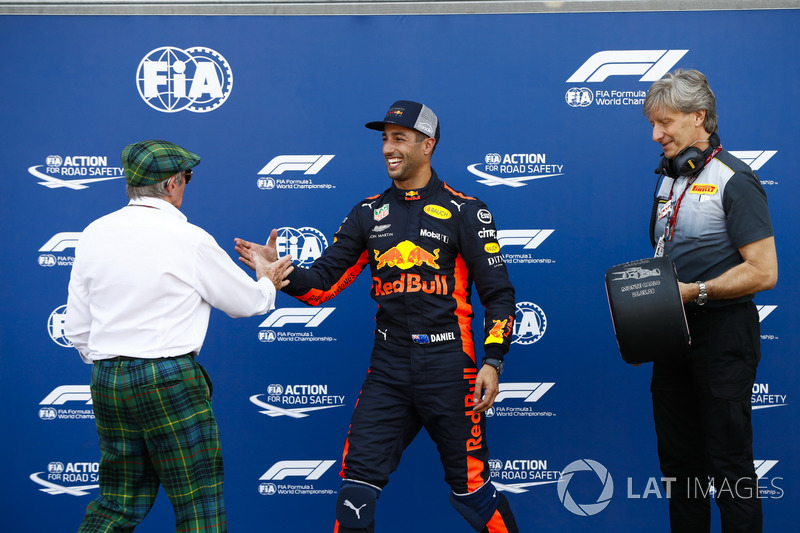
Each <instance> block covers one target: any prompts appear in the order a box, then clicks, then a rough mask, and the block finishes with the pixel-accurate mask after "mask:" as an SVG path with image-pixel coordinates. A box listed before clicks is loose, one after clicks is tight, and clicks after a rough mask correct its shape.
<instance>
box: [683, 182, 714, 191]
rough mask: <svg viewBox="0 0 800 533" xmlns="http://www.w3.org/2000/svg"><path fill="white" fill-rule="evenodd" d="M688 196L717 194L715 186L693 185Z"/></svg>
mask: <svg viewBox="0 0 800 533" xmlns="http://www.w3.org/2000/svg"><path fill="white" fill-rule="evenodd" d="M689 193H690V194H717V186H716V185H713V184H711V183H695V184H694V185H692V188H691V189H689Z"/></svg>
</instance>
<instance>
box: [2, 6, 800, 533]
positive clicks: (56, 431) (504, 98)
mask: <svg viewBox="0 0 800 533" xmlns="http://www.w3.org/2000/svg"><path fill="white" fill-rule="evenodd" d="M687 20H690V21H691V23H690V24H689V27H690V28H691V29H692V30H691V31H687V30H686V28H687ZM798 27H800V11H797V10H788V11H730V12H694V13H690V14H688V13H670V12H663V13H627V14H626V13H605V14H601V13H593V14H530V15H452V16H432V15H430V16H429V15H426V16H357V17H356V16H353V17H350V16H341V17H325V16H298V17H247V16H243V17H196V16H131V17H103V16H73V17H67V16H64V17H61V16H48V17H36V16H34V17H28V16H13V17H2V18H0V30H1V31H2V35H3V37H2V42H3V43H4V44H5V45H6V46H4V47H3V48H4V50H6V53H4V54H3V57H2V59H0V65H2V71H3V76H2V77H1V78H0V91H2V95H3V96H4V98H3V99H4V102H5V103H4V105H3V106H2V109H0V117H1V120H0V123H2V125H3V128H4V131H5V133H4V138H3V142H2V144H0V163H1V164H0V169H1V170H0V172H2V178H3V182H4V183H5V187H6V194H4V195H3V198H2V199H0V206H2V210H1V211H0V217H1V218H0V220H1V221H2V228H3V246H2V254H3V256H2V264H1V266H0V277H1V278H2V284H3V287H4V295H3V298H2V304H0V313H1V315H0V327H2V335H0V348H1V349H2V355H0V395H2V396H0V398H1V401H2V405H3V409H2V414H0V417H2V419H0V420H2V424H1V427H3V428H4V431H5V433H4V434H5V438H4V439H3V444H2V450H3V458H4V461H3V463H4V465H5V466H4V468H3V472H4V475H3V480H4V483H2V488H0V502H2V504H0V505H2V507H3V509H4V512H3V515H4V521H5V522H7V523H12V524H18V525H19V526H18V528H17V529H16V530H18V531H32V532H33V531H35V532H39V531H41V532H52V531H74V530H75V529H76V528H77V524H78V523H79V522H80V519H81V517H82V514H83V511H84V508H85V507H86V505H87V504H88V503H89V501H90V500H91V499H92V498H94V497H95V496H96V495H97V479H96V472H97V461H98V459H99V450H98V446H97V439H96V434H95V428H94V419H93V415H92V410H91V399H90V396H89V392H88V384H89V380H90V371H91V368H90V367H89V366H88V365H84V364H83V363H82V362H81V361H80V359H79V357H78V354H77V352H76V351H75V350H74V349H73V348H71V347H70V346H69V343H68V342H67V341H66V339H64V337H63V331H62V324H63V313H64V305H65V304H66V298H67V282H68V279H69V274H70V266H71V263H72V260H73V257H74V245H75V242H76V240H77V239H78V238H79V236H80V232H81V230H82V229H83V228H84V227H85V226H86V225H87V224H88V223H89V222H91V221H92V220H94V219H95V218H97V217H98V216H101V215H103V214H105V213H107V212H110V211H112V210H115V209H117V208H119V207H121V206H122V205H124V204H125V203H126V202H127V200H126V198H125V192H124V180H123V179H122V171H121V168H120V161H119V153H120V151H121V150H122V148H123V147H124V146H125V145H126V144H129V143H131V142H135V141H138V140H143V139H147V138H164V139H168V140H171V141H173V142H176V143H178V144H180V145H182V146H185V147H187V148H189V149H190V150H193V151H195V152H197V153H198V154H200V155H201V156H202V158H203V161H202V163H201V165H200V166H199V167H198V168H197V169H196V173H195V179H194V180H193V181H192V183H191V185H190V187H189V188H188V189H187V193H186V198H185V201H184V207H183V211H184V213H186V215H187V216H188V217H189V220H190V221H191V222H193V223H195V224H198V225H200V226H201V227H203V228H205V229H207V230H208V231H209V232H210V233H211V234H212V235H214V236H215V237H216V238H217V240H218V242H219V243H220V244H221V245H222V246H223V247H224V248H226V249H227V250H229V251H230V253H231V255H232V256H233V255H234V251H233V238H234V237H235V236H241V237H244V238H247V239H251V240H264V239H266V236H267V234H268V231H269V230H270V229H271V228H273V227H276V228H281V241H280V246H281V249H282V251H283V252H284V253H285V252H291V253H292V254H293V256H294V257H297V258H298V259H299V260H302V261H309V262H310V261H312V260H313V259H314V258H315V257H316V256H318V255H319V253H321V251H322V250H323V249H324V247H325V246H326V245H327V244H328V243H330V239H331V236H332V234H333V232H334V231H335V230H336V228H337V227H338V225H339V223H340V221H341V219H342V218H343V217H344V215H345V214H346V213H347V211H348V210H349V209H350V207H351V206H352V205H353V204H354V203H355V202H357V201H358V200H359V199H361V198H363V197H365V196H367V195H371V194H376V193H378V192H380V191H381V190H383V189H384V188H386V187H387V186H388V185H389V180H388V179H387V177H386V171H385V167H384V164H383V161H382V157H381V153H380V146H381V142H380V135H379V134H377V133H376V132H373V131H370V130H367V129H365V128H364V127H363V124H364V123H365V122H367V121H370V120H377V119H379V118H381V117H382V116H383V114H384V113H385V111H386V109H387V108H388V107H389V105H390V104H391V103H392V102H393V101H395V100H397V99H413V100H418V101H422V102H425V103H426V104H427V105H429V106H430V107H431V108H433V109H434V110H435V111H436V112H437V114H438V115H439V117H440V120H441V124H442V138H441V142H440V145H439V147H438V149H437V151H436V154H435V156H434V161H433V164H434V168H436V170H437V171H438V172H439V174H440V175H441V176H442V177H443V178H444V179H445V180H446V181H447V182H448V183H449V184H450V185H451V186H452V187H454V188H456V189H458V190H462V191H464V192H465V193H467V194H470V195H475V196H479V197H480V198H481V199H482V200H484V201H485V202H487V204H488V205H489V207H490V208H492V210H493V211H494V214H495V220H496V223H497V226H498V228H499V229H500V231H501V233H500V242H501V245H502V252H503V254H504V255H505V257H506V261H507V262H508V264H509V269H510V273H511V276H512V280H513V282H514V283H515V285H516V287H517V299H518V305H517V308H518V309H517V326H516V330H515V332H514V344H513V345H512V350H511V352H510V353H509V355H508V358H507V366H506V373H505V374H504V375H503V389H502V392H501V395H500V396H499V397H498V399H497V402H496V404H495V407H494V409H493V410H492V412H490V418H489V420H488V426H489V428H490V429H489V438H490V441H489V442H490V448H491V452H492V473H493V476H494V480H495V481H496V482H497V483H498V484H499V486H500V487H501V490H504V491H505V492H506V494H507V495H508V497H509V499H510V501H511V504H512V506H513V507H514V509H515V512H516V514H517V518H518V521H519V523H520V526H521V529H522V530H523V531H534V530H535V531H571V532H582V531H592V532H619V531H642V530H644V529H647V530H649V531H653V532H654V533H656V532H666V531H668V524H667V502H666V495H665V491H664V489H663V488H662V487H661V485H660V472H659V470H658V462H657V458H656V451H655V438H654V431H653V427H652V418H651V408H650V395H649V379H650V365H642V366H640V367H633V366H629V365H626V364H625V363H624V362H623V361H622V359H621V358H620V355H619V352H618V350H617V346H616V341H615V338H614V333H613V329H612V324H611V320H610V314H609V310H608V305H607V301H606V296H605V289H604V284H603V276H604V274H605V271H606V270H607V269H608V268H609V267H611V266H613V265H616V264H619V263H622V262H626V261H630V260H634V259H639V258H642V257H647V256H649V255H651V253H652V251H651V249H650V245H649V240H648V237H647V224H648V220H649V214H650V206H651V198H652V192H653V189H654V186H655V180H656V176H655V174H654V173H653V169H654V168H655V166H656V164H657V162H658V160H659V154H660V150H659V147H658V145H656V144H655V143H653V142H652V140H651V138H650V135H651V132H650V127H649V124H648V123H647V121H646V120H645V118H644V117H643V116H642V112H641V109H642V101H643V98H644V95H645V91H646V90H647V88H648V87H649V86H650V84H651V83H652V81H654V80H656V79H659V78H660V77H661V76H663V74H664V73H665V72H667V71H668V70H671V69H672V68H675V67H683V68H697V69H699V70H701V71H703V72H704V73H705V74H706V75H707V76H708V77H709V80H710V82H711V86H712V88H713V89H714V91H715V92H716V95H717V99H718V110H719V115H720V136H721V139H722V143H723V146H724V147H725V148H727V149H728V150H730V151H732V152H734V153H736V154H738V155H739V156H740V157H741V158H742V159H745V160H746V161H747V162H749V163H750V164H751V165H752V166H753V168H754V169H756V172H757V173H758V175H759V177H760V178H761V180H762V183H763V184H764V187H765V189H766V191H767V194H768V196H769V200H770V208H771V212H772V216H773V222H774V226H775V232H776V240H777V246H778V255H779V262H780V269H781V272H780V281H779V283H778V286H777V288H776V289H774V290H772V291H770V292H767V293H764V294H759V295H758V296H757V298H756V303H757V304H758V306H759V309H760V312H761V318H762V323H761V325H762V347H763V360H762V363H761V366H760V368H759V374H758V378H757V384H756V386H755V388H754V391H753V407H754V409H755V411H754V414H753V418H754V427H755V458H756V466H757V471H758V473H759V476H760V482H759V483H760V486H761V496H762V497H763V498H764V509H765V531H793V530H795V529H796V527H797V526H796V511H795V509H796V505H797V503H798V493H800V486H799V485H798V477H799V476H800V469H799V468H798V466H799V464H798V459H797V457H798V445H797V442H798V440H800V435H799V434H798V429H797V428H798V426H799V424H798V416H799V415H798V413H797V410H796V407H795V406H794V404H793V402H792V400H793V399H794V398H796V397H798V395H800V390H798V371H797V364H796V363H795V357H796V356H797V353H798V342H799V341H798V334H797V333H796V331H793V330H792V329H791V328H792V326H791V324H792V318H791V317H792V316H795V317H796V316H797V315H796V314H795V313H796V312H797V308H796V304H793V303H792V302H794V301H796V297H797V294H798V281H797V279H796V276H795V272H796V271H797V270H798V263H799V262H800V258H798V254H797V249H796V247H795V246H794V243H796V239H795V237H794V233H793V232H794V231H795V225H796V222H797V217H796V213H797V211H796V207H792V206H793V205H794V203H795V201H796V198H798V192H799V191H798V184H797V183H796V180H795V178H794V176H793V175H792V174H791V172H792V171H791V170H790V161H791V158H792V157H794V156H795V154H793V153H792V151H791V150H793V149H792V148H791V146H792V145H793V144H794V142H795V133H793V132H795V130H796V123H797V119H798V100H799V98H798V97H800V92H799V91H798V87H800V70H798V62H797V50H798V49H800V36H799V34H798V32H797V28H798ZM369 288H370V280H369V277H368V276H366V275H362V276H361V278H360V279H358V280H357V281H356V282H355V283H354V284H353V285H352V286H351V287H350V288H349V289H348V290H347V291H345V292H344V293H343V294H341V295H340V296H339V297H337V298H336V299H334V300H332V301H330V302H328V303H326V304H325V305H323V306H322V307H320V308H305V307H303V306H302V305H301V304H299V303H298V302H296V301H294V300H293V299H291V298H289V297H287V296H284V295H282V296H280V297H279V302H278V304H279V309H278V310H277V311H275V312H273V313H271V314H268V315H266V316H262V317H253V318H247V319H237V320H234V319H231V318H229V317H227V316H226V315H224V314H222V313H219V312H216V311H215V312H214V314H213V315H212V319H211V324H210V328H209V332H208V336H207V340H206V343H205V345H204V347H203V350H202V353H201V355H200V361H201V363H202V364H203V365H204V366H205V367H206V368H207V369H208V371H209V373H210V374H211V376H212V378H213V380H214V383H215V398H214V405H215V411H216V413H217V416H218V419H219V422H220V425H221V429H222V435H223V449H224V456H225V462H226V496H227V504H228V508H229V511H228V512H229V521H230V525H231V528H232V530H234V531H263V530H272V531H327V530H329V529H330V527H331V526H332V522H333V506H334V503H335V499H336V491H337V489H338V483H339V477H338V470H339V468H338V463H339V460H340V457H341V447H342V444H343V440H344V437H345V433H346V430H347V424H348V420H349V416H350V412H351V410H352V407H353V404H354V402H355V399H356V397H357V393H358V390H359V386H360V383H361V380H362V378H363V376H364V373H365V371H366V368H367V363H368V355H369V350H370V346H371V342H370V339H371V333H370V332H371V331H372V328H373V324H374V322H373V318H372V317H373V315H374V312H375V304H374V302H373V301H372V300H371V299H370V298H369V295H368V293H369ZM475 301H476V302H477V298H476V300H475ZM478 315H479V316H478V317H476V320H480V318H481V317H480V313H478ZM479 329H480V328H479ZM447 491H448V489H447V486H446V484H445V483H444V481H443V479H442V473H441V467H440V465H439V463H438V458H437V454H436V450H435V447H434V446H433V444H432V442H431V441H430V439H429V438H428V437H427V436H426V435H424V434H421V435H420V436H419V437H418V439H417V440H416V441H415V442H414V443H413V445H412V446H411V447H410V448H409V450H408V451H407V452H406V455H405V456H404V460H403V462H402V463H401V465H400V468H399V469H398V471H397V472H396V473H395V475H394V477H393V478H392V482H391V483H390V484H389V486H388V487H387V489H386V490H385V492H384V494H383V497H382V498H381V501H380V505H379V509H378V513H377V520H378V524H379V528H380V530H381V531H384V532H400V531H406V530H408V529H409V528H410V529H414V530H418V531H434V530H439V531H467V530H468V527H467V525H466V524H465V523H464V522H463V521H462V519H461V518H460V517H459V516H458V515H457V514H456V512H455V511H454V510H453V509H452V508H451V507H450V506H449V504H448V502H447ZM171 522H172V510H171V507H170V505H169V502H168V501H167V499H166V497H165V496H163V495H162V497H161V498H160V499H159V502H158V503H157V505H156V507H155V509H154V510H153V512H152V513H151V516H150V517H149V518H148V520H146V521H145V523H144V524H143V525H142V526H141V527H140V528H139V529H137V531H138V530H141V531H143V532H147V531H153V532H155V531H165V530H166V529H165V524H169V523H171ZM715 523H718V521H717V519H716V518H715Z"/></svg>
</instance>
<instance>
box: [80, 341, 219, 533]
mask: <svg viewBox="0 0 800 533" xmlns="http://www.w3.org/2000/svg"><path fill="white" fill-rule="evenodd" d="M91 390H92V401H93V403H94V413H95V420H96V422H97V434H98V436H99V440H100V454H101V458H100V470H99V483H100V494H99V496H98V497H97V499H96V500H94V501H93V502H91V503H90V504H89V506H88V508H87V509H86V515H85V517H84V519H83V523H82V524H81V527H80V529H79V530H78V531H79V533H98V532H109V533H111V532H120V533H123V532H125V533H127V532H132V531H133V529H134V528H135V527H136V525H137V524H139V523H140V522H141V521H142V520H143V519H144V517H145V516H146V515H147V513H148V512H149V511H150V509H151V508H152V506H153V504H154V503H155V499H156V495H157V494H158V488H159V485H161V486H163V487H164V490H165V492H166V493H167V495H168V496H169V499H170V502H171V503H172V506H173V508H174V510H175V531H176V532H180V531H205V532H214V533H223V532H226V531H227V530H228V529H227V521H226V514H225V503H224V501H223V497H222V482H223V467H222V450H221V447H220V441H219V429H218V427H217V421H216V419H215V418H214V413H213V412H212V410H211V381H210V380H209V379H208V375H207V374H206V372H205V370H204V369H203V367H201V366H200V364H198V363H197V362H196V361H195V360H194V355H193V354H187V355H184V356H179V357H169V358H161V359H131V360H113V361H97V362H95V363H94V366H93V369H92V385H91Z"/></svg>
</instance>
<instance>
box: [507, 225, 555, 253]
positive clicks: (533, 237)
mask: <svg viewBox="0 0 800 533" xmlns="http://www.w3.org/2000/svg"><path fill="white" fill-rule="evenodd" d="M554 231H555V230H552V229H501V230H497V242H498V243H499V244H500V248H502V247H503V246H522V247H523V248H524V249H525V250H532V249H534V248H538V247H539V245H540V244H542V243H543V242H544V240H545V239H546V238H548V237H549V236H550V235H551V234H552V233H553V232H554Z"/></svg>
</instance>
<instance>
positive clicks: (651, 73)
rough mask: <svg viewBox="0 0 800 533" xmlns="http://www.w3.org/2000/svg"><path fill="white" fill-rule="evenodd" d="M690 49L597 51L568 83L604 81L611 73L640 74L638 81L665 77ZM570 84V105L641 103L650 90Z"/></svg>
mask: <svg viewBox="0 0 800 533" xmlns="http://www.w3.org/2000/svg"><path fill="white" fill-rule="evenodd" d="M686 52H688V50H604V51H602V52H597V53H596V54H594V55H593V56H592V57H590V58H589V59H587V60H586V62H584V63H583V65H581V66H580V68H578V70H576V71H575V72H574V73H573V74H572V76H570V77H569V78H568V79H567V83H602V82H605V81H606V79H607V78H609V77H610V76H615V77H618V76H638V77H639V79H638V81H639V82H654V81H656V80H660V79H661V78H663V77H664V74H666V73H667V72H669V71H670V69H671V68H672V67H674V66H675V64H676V63H677V62H678V61H680V59H681V58H682V57H683V56H684V55H686ZM606 87H607V86H603V88H602V89H590V88H588V87H571V88H570V89H567V93H566V94H565V96H564V99H565V100H566V102H567V104H568V105H569V106H570V107H589V106H590V105H592V104H595V105H598V106H607V107H617V106H641V105H643V104H644V99H645V97H646V96H647V92H646V91H644V90H642V89H635V90H630V87H629V86H628V87H620V88H606Z"/></svg>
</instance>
